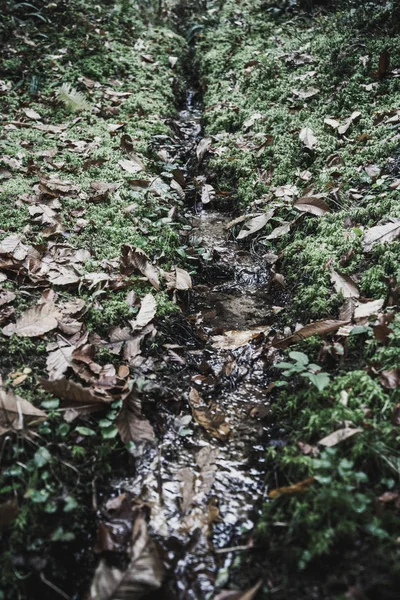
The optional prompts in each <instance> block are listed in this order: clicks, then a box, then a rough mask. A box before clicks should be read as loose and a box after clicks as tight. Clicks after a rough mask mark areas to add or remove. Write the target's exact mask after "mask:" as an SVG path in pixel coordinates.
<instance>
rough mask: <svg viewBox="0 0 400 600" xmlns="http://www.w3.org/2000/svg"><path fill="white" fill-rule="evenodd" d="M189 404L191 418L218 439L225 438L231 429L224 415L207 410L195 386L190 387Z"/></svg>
mask: <svg viewBox="0 0 400 600" xmlns="http://www.w3.org/2000/svg"><path fill="white" fill-rule="evenodd" d="M189 405H190V408H191V410H192V414H193V418H194V419H195V421H196V422H197V423H198V424H199V425H200V426H201V427H204V429H205V430H206V431H207V432H208V433H209V434H210V435H212V436H213V437H215V438H217V439H218V440H222V441H224V440H226V438H227V437H228V435H229V434H230V431H231V430H230V427H229V425H228V423H226V421H225V416H224V415H222V414H215V411H214V410H213V411H211V410H209V409H208V407H207V406H206V405H205V404H204V402H203V400H202V398H201V397H200V394H199V393H198V391H197V390H196V389H195V388H190V393H189Z"/></svg>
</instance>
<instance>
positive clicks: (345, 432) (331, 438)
mask: <svg viewBox="0 0 400 600" xmlns="http://www.w3.org/2000/svg"><path fill="white" fill-rule="evenodd" d="M356 433H362V429H360V428H359V427H343V428H342V429H337V430H336V431H334V432H333V433H330V434H329V435H327V436H326V437H324V438H323V439H322V440H320V441H319V442H318V444H319V445H321V446H325V447H326V448H332V446H336V445H337V444H340V442H343V441H344V440H347V439H348V438H350V437H352V436H353V435H355V434H356Z"/></svg>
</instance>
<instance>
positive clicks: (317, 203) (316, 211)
mask: <svg viewBox="0 0 400 600" xmlns="http://www.w3.org/2000/svg"><path fill="white" fill-rule="evenodd" d="M293 208H296V209H297V210H299V211H301V212H308V213H311V214H312V215H315V216H317V217H323V216H324V215H326V213H328V212H330V208H329V206H328V205H327V203H326V202H325V200H323V199H322V198H316V197H314V196H303V197H302V198H299V199H298V200H296V201H295V203H294V204H293Z"/></svg>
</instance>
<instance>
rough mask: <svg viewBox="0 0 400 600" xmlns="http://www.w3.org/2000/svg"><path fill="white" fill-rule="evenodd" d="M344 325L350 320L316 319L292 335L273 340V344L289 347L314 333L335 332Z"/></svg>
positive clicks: (278, 346) (277, 346)
mask: <svg viewBox="0 0 400 600" xmlns="http://www.w3.org/2000/svg"><path fill="white" fill-rule="evenodd" d="M344 325H348V321H334V320H330V319H327V320H324V321H315V322H314V323H310V324H309V325H306V326H305V327H302V328H301V329H299V330H298V331H296V332H295V333H294V334H293V335H290V336H288V337H286V338H284V339H282V340H273V341H272V343H271V344H272V346H274V347H275V348H287V347H288V346H290V344H294V343H295V342H300V341H301V340H305V339H307V338H309V337H311V336H313V335H326V334H328V333H333V332H334V331H337V330H338V329H339V328H340V327H343V326H344Z"/></svg>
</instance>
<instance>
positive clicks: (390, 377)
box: [379, 369, 400, 390]
mask: <svg viewBox="0 0 400 600" xmlns="http://www.w3.org/2000/svg"><path fill="white" fill-rule="evenodd" d="M379 381H380V382H381V384H382V385H383V387H385V388H387V389H388V390H396V389H397V388H398V387H399V386H400V370H399V369H391V370H385V371H381V373H380V374H379Z"/></svg>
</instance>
